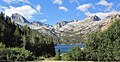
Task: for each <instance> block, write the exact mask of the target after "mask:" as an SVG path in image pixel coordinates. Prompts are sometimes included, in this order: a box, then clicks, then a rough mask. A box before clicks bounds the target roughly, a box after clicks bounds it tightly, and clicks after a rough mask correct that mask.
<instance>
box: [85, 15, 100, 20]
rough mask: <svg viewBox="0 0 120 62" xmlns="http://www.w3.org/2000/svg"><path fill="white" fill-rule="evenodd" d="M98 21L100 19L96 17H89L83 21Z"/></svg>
mask: <svg viewBox="0 0 120 62" xmlns="http://www.w3.org/2000/svg"><path fill="white" fill-rule="evenodd" d="M100 20H101V19H100V18H99V17H98V16H97V15H94V16H89V17H87V18H85V21H100Z"/></svg>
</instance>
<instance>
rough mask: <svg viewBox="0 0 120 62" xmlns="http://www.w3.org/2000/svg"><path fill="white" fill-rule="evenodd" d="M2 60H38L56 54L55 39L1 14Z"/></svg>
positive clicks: (0, 58)
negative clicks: (20, 24)
mask: <svg viewBox="0 0 120 62" xmlns="http://www.w3.org/2000/svg"><path fill="white" fill-rule="evenodd" d="M0 43H1V44H0V45H1V46H0V60H20V61H26V60H27V61H29V60H37V59H39V58H40V57H45V58H48V57H53V56H55V48H54V39H53V38H52V37H50V36H44V35H42V34H40V33H38V32H37V31H34V30H31V29H30V28H29V27H27V26H24V27H22V26H19V25H17V24H15V23H14V21H13V22H12V21H11V18H10V17H8V16H6V17H5V15H4V13H2V12H1V14H0Z"/></svg>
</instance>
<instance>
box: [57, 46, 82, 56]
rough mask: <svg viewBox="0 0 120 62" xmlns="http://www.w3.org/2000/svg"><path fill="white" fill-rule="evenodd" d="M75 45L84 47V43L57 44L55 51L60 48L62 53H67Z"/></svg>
mask: <svg viewBox="0 0 120 62" xmlns="http://www.w3.org/2000/svg"><path fill="white" fill-rule="evenodd" d="M74 46H80V48H82V47H83V44H72V45H70V44H69V45H62V44H58V45H57V46H55V51H58V49H60V53H61V54H62V53H66V52H67V51H69V50H70V49H71V48H72V47H74Z"/></svg>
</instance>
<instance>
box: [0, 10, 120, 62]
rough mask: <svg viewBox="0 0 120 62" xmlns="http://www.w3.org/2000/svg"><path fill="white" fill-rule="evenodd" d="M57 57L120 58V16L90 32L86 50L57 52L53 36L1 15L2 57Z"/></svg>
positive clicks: (69, 58)
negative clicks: (20, 24) (104, 28)
mask: <svg viewBox="0 0 120 62" xmlns="http://www.w3.org/2000/svg"><path fill="white" fill-rule="evenodd" d="M50 57H55V58H54V60H63V61H120V19H118V20H113V22H112V24H111V25H110V26H109V27H108V29H107V30H104V31H96V32H94V33H92V34H90V35H89V36H88V38H87V41H86V42H85V44H84V49H81V48H80V47H79V46H76V47H73V48H72V49H71V50H69V51H68V52H67V53H64V54H62V56H60V50H58V52H57V53H56V54H55V46H54V39H53V38H52V37H51V36H45V35H43V34H40V33H38V32H37V31H34V30H31V29H30V28H29V27H27V26H24V27H22V26H19V25H17V24H15V23H14V22H12V21H11V19H10V17H7V16H6V17H5V16H4V13H2V12H1V14H0V60H13V61H33V60H42V59H45V58H50Z"/></svg>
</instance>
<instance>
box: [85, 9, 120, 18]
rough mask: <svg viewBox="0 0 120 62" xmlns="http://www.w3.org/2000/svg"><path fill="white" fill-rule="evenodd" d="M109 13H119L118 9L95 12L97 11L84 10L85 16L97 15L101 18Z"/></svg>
mask: <svg viewBox="0 0 120 62" xmlns="http://www.w3.org/2000/svg"><path fill="white" fill-rule="evenodd" d="M110 14H120V11H116V10H113V11H111V12H97V13H91V12H86V13H85V15H87V16H93V15H97V16H98V17H100V18H101V19H104V18H105V17H106V16H108V15H110Z"/></svg>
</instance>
